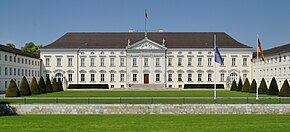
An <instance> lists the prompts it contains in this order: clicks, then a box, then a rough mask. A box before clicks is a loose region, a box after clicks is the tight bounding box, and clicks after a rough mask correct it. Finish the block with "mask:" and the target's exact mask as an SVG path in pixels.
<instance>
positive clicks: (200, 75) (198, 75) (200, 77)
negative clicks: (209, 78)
mask: <svg viewBox="0 0 290 132" xmlns="http://www.w3.org/2000/svg"><path fill="white" fill-rule="evenodd" d="M197 81H198V82H201V81H202V74H201V73H198V74H197Z"/></svg>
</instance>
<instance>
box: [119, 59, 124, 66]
mask: <svg viewBox="0 0 290 132" xmlns="http://www.w3.org/2000/svg"><path fill="white" fill-rule="evenodd" d="M120 66H125V58H124V57H121V58H120Z"/></svg>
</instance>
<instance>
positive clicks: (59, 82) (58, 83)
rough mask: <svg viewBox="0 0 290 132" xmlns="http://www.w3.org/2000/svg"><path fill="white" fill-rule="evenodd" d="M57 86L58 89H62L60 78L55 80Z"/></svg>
mask: <svg viewBox="0 0 290 132" xmlns="http://www.w3.org/2000/svg"><path fill="white" fill-rule="evenodd" d="M57 86H58V91H63V87H62V82H61V80H60V78H59V79H58V81H57Z"/></svg>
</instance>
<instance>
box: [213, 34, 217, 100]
mask: <svg viewBox="0 0 290 132" xmlns="http://www.w3.org/2000/svg"><path fill="white" fill-rule="evenodd" d="M215 52H216V35H215V34H214V54H216V53H215ZM213 99H214V100H216V63H214V97H213Z"/></svg>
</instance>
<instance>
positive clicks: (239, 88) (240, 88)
mask: <svg viewBox="0 0 290 132" xmlns="http://www.w3.org/2000/svg"><path fill="white" fill-rule="evenodd" d="M242 88H243V81H242V79H241V78H240V80H239V83H238V87H237V91H242Z"/></svg>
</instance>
